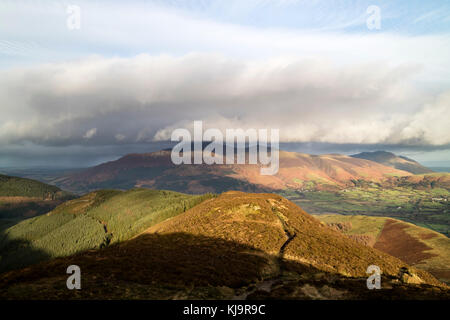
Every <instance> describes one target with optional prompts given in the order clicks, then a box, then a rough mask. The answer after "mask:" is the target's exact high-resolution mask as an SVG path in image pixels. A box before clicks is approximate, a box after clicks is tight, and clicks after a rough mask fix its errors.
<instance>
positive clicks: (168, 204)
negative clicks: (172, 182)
mask: <svg viewBox="0 0 450 320" xmlns="http://www.w3.org/2000/svg"><path fill="white" fill-rule="evenodd" d="M211 197H213V195H211V194H206V195H202V196H193V195H186V194H182V193H177V192H172V191H157V190H148V189H132V190H129V191H117V190H102V191H97V192H93V193H90V194H87V195H85V196H83V197H81V198H78V199H75V200H71V201H68V202H65V203H64V204H62V205H60V206H58V207H57V208H55V209H54V210H53V211H51V212H50V213H48V214H45V215H42V216H38V217H35V218H31V219H27V220H23V221H21V222H19V223H17V224H15V225H14V226H10V227H9V228H7V227H8V223H7V222H5V224H3V225H4V228H3V230H1V229H0V272H1V271H6V270H10V269H15V268H20V267H23V266H26V265H29V264H33V263H36V262H39V261H43V260H47V259H51V258H55V257H60V256H67V255H72V254H75V253H77V252H80V251H85V250H88V249H99V248H103V247H106V246H108V245H109V244H111V243H115V242H119V241H123V240H128V239H130V238H131V237H133V236H135V235H137V234H139V233H140V232H142V231H144V230H145V229H146V228H148V227H150V226H152V225H154V224H156V223H159V222H161V221H163V220H166V219H168V218H171V217H173V216H175V215H177V214H179V213H182V212H184V211H186V210H187V209H189V208H191V207H193V206H194V205H196V204H198V203H200V202H202V201H204V200H206V199H209V198H211Z"/></svg>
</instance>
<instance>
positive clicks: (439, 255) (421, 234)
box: [316, 214, 450, 282]
mask: <svg viewBox="0 0 450 320" xmlns="http://www.w3.org/2000/svg"><path fill="white" fill-rule="evenodd" d="M316 217H317V218H318V219H320V220H321V221H323V222H325V223H342V222H344V223H345V222H350V223H351V229H349V230H347V231H345V234H348V235H370V236H373V237H375V239H378V238H379V236H380V234H381V232H382V231H383V227H384V226H385V223H386V221H387V220H394V221H395V222H396V223H397V224H399V225H400V226H401V227H402V228H403V230H404V231H405V232H406V233H407V234H408V235H410V236H412V237H413V238H414V239H415V240H416V241H418V242H420V243H422V244H424V245H425V246H427V247H429V249H428V250H425V251H426V253H427V254H428V255H432V256H431V257H428V258H425V259H423V260H422V259H420V261H417V262H416V263H413V265H414V266H416V267H417V268H420V269H423V270H426V271H428V272H430V273H433V274H435V276H436V277H438V278H440V280H442V281H446V282H449V281H450V279H449V278H448V275H447V274H446V273H445V272H443V271H445V270H447V273H448V271H449V270H448V268H449V266H450V239H449V238H447V237H446V236H444V235H442V234H440V233H438V232H435V231H432V230H429V229H427V228H422V227H419V226H416V225H414V224H411V223H407V222H404V221H400V220H395V219H391V218H384V217H368V216H344V215H336V214H332V215H318V216H316ZM406 240H408V239H406ZM399 241H401V239H399ZM375 246H376V243H375ZM405 247H406V248H408V246H407V245H406V246H405ZM409 250H412V246H410V247H409ZM403 254H408V252H404V253H403ZM399 258H400V257H399Z"/></svg>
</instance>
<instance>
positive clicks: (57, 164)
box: [0, 141, 450, 170]
mask: <svg viewBox="0 0 450 320" xmlns="http://www.w3.org/2000/svg"><path fill="white" fill-rule="evenodd" d="M175 144H176V143H175V142H170V141H165V142H158V143H150V144H137V145H133V146H129V145H128V146H126V148H117V147H113V148H107V149H102V150H93V151H96V152H93V153H84V154H79V153H78V150H77V149H73V150H71V152H70V153H67V152H64V151H63V152H57V153H55V154H54V155H53V158H54V159H55V160H53V161H50V162H49V160H48V153H47V154H43V155H42V156H41V157H39V156H36V155H34V157H33V158H31V157H30V156H27V155H26V154H21V155H17V156H12V155H11V153H10V154H9V156H10V159H11V160H10V161H9V162H8V161H5V159H6V160H7V158H6V157H5V155H2V156H0V170H1V169H26V168H29V169H51V168H54V169H55V170H64V169H83V168H89V167H93V166H96V165H99V164H102V163H105V162H108V161H115V160H118V159H120V158H121V157H123V156H126V155H128V154H133V153H138V154H142V153H150V152H157V151H161V150H165V149H170V148H171V147H172V146H173V145H175ZM358 147H359V148H358ZM55 149H56V150H53V151H59V150H58V148H55ZM280 150H281V151H289V152H299V153H306V154H311V155H324V154H343V155H348V156H350V155H353V154H358V153H362V152H376V151H386V152H391V153H393V154H395V155H397V156H405V157H408V158H410V159H412V160H415V161H417V162H419V163H420V164H422V165H424V166H426V167H436V168H439V167H444V168H450V160H433V158H431V159H430V157H429V155H430V153H432V154H433V153H434V154H437V153H439V151H428V152H423V151H419V150H418V151H410V150H409V151H405V148H404V147H401V146H386V145H376V146H370V145H367V146H362V145H358V146H355V145H330V144H323V143H311V142H309V143H280ZM84 151H86V150H84ZM0 152H1V151H0ZM444 152H445V151H444Z"/></svg>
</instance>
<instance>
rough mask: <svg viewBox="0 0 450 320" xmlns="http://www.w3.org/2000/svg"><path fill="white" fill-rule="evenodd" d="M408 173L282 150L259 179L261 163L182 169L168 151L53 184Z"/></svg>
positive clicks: (271, 183) (212, 188)
mask: <svg viewBox="0 0 450 320" xmlns="http://www.w3.org/2000/svg"><path fill="white" fill-rule="evenodd" d="M409 175H411V174H410V173H408V172H406V171H401V170H397V169H394V168H391V167H388V166H384V165H382V164H379V163H376V162H373V161H369V160H365V159H357V158H352V157H348V156H344V155H320V156H316V155H308V154H302V153H295V152H286V151H280V169H279V172H278V174H276V175H273V176H263V175H261V174H260V166H259V165H180V166H175V165H174V164H173V163H172V162H171V159H170V151H159V152H153V153H146V154H130V155H127V156H125V157H122V158H120V159H118V160H116V161H111V162H107V163H104V164H101V165H99V166H96V167H93V168H90V169H87V170H85V171H83V172H81V173H77V174H72V175H69V176H66V177H62V178H60V179H58V180H55V181H54V183H55V184H57V185H58V186H61V187H63V188H65V189H67V190H72V191H76V192H87V191H92V190H95V189H102V188H120V189H129V188H133V187H150V188H155V189H167V190H174V191H180V192H188V193H205V192H218V193H220V192H224V191H229V190H241V191H267V192H273V191H277V190H283V189H286V188H291V189H339V188H343V187H346V186H352V185H353V182H352V181H356V180H369V181H371V182H382V181H385V180H387V179H389V178H390V177H404V176H409Z"/></svg>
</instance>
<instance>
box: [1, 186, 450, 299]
mask: <svg viewBox="0 0 450 320" xmlns="http://www.w3.org/2000/svg"><path fill="white" fill-rule="evenodd" d="M71 264H76V265H78V266H80V268H81V270H82V290H72V291H71V290H67V289H66V287H65V286H66V279H67V275H66V273H65V271H66V268H67V266H69V265H71ZM372 264H375V265H378V266H379V267H380V268H381V270H382V272H383V279H382V289H381V290H368V289H367V287H366V277H367V275H366V268H367V267H368V266H369V265H372ZM402 267H407V268H408V269H409V273H410V274H411V275H410V276H409V277H406V276H405V277H403V278H402V281H401V280H399V279H398V278H397V275H398V272H399V270H400V268H402ZM414 283H415V284H414ZM0 287H1V288H2V290H0V298H3V299H210V298H215V299H262V298H277V299H449V298H450V294H449V290H448V288H447V287H446V286H445V285H442V284H441V283H440V282H439V281H437V280H436V279H435V278H434V277H433V276H431V275H430V274H428V273H426V272H424V271H420V270H417V269H415V268H412V267H408V266H407V265H406V264H405V263H403V262H401V261H400V260H398V259H396V258H393V257H391V256H389V255H387V254H385V253H383V252H381V251H378V250H376V249H373V248H370V247H367V246H364V245H360V244H358V243H356V242H354V241H353V240H351V239H349V238H348V237H346V236H345V235H342V234H341V233H339V232H337V231H334V230H332V229H331V228H328V227H327V226H326V225H325V224H323V223H321V222H319V221H318V220H316V219H315V218H313V217H312V216H310V215H308V214H306V213H305V212H304V211H303V210H302V209H300V208H299V207H297V206H296V205H295V204H293V203H292V202H290V201H288V200H286V199H284V198H282V197H280V196H278V195H274V194H246V193H242V192H227V193H224V194H222V195H220V196H219V197H217V198H215V199H211V200H206V201H204V202H202V203H201V204H199V205H197V206H195V207H193V208H191V209H190V210H188V211H186V212H185V213H182V214H180V215H178V216H175V217H173V218H170V219H168V220H166V221H164V222H161V223H159V224H158V225H155V226H153V227H151V228H149V229H148V230H146V231H145V232H143V233H142V234H140V235H138V236H136V237H135V238H133V239H131V240H128V241H126V242H123V243H120V244H117V245H112V246H110V247H107V248H105V249H102V250H97V251H88V252H84V253H81V254H78V255H75V256H72V257H65V258H58V259H55V260H52V261H50V262H45V263H42V264H39V265H35V266H31V267H29V268H26V269H23V270H19V271H11V272H8V273H5V274H2V275H0Z"/></svg>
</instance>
